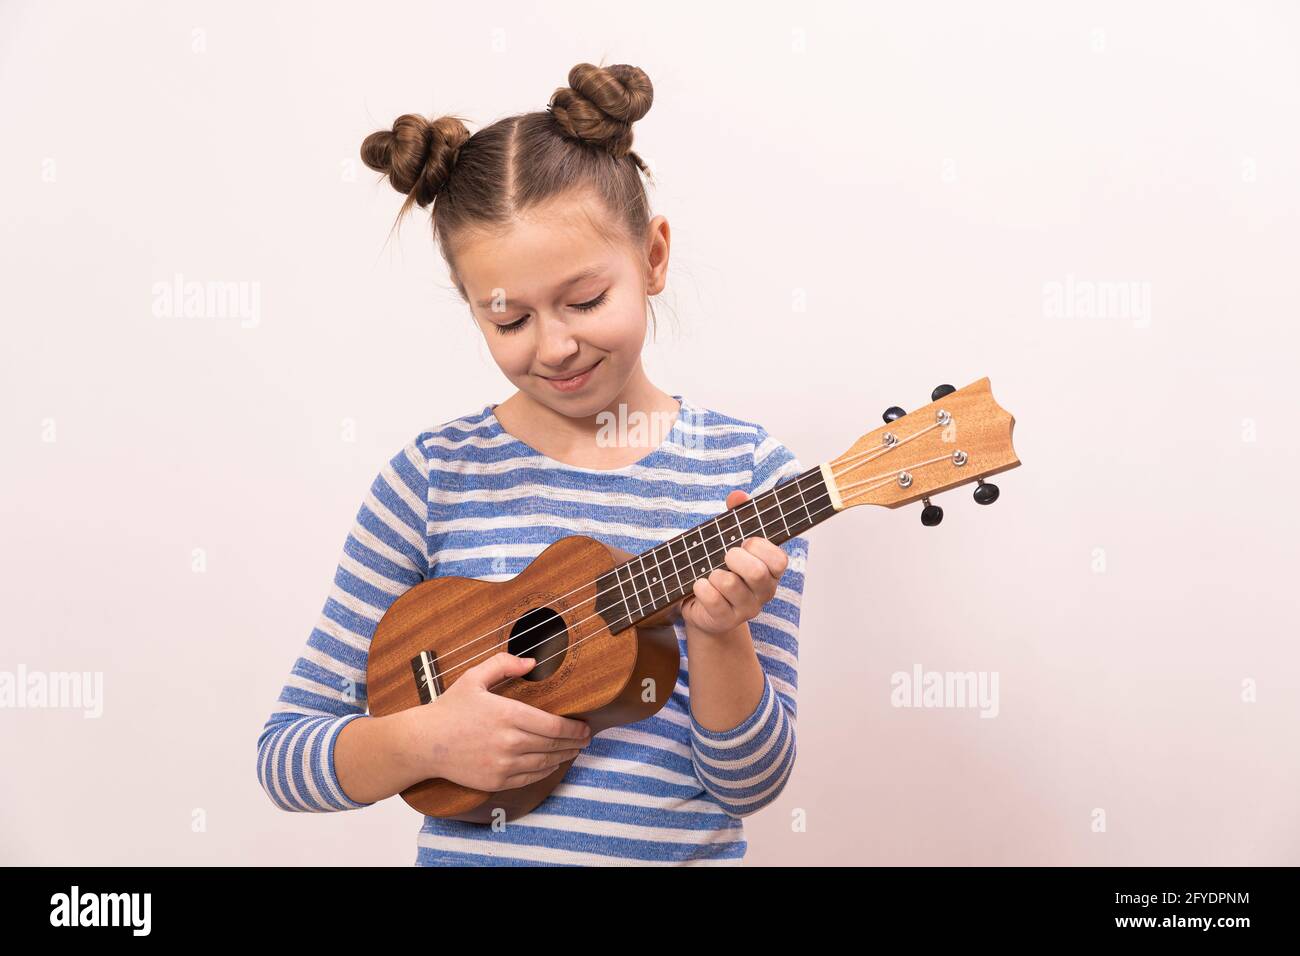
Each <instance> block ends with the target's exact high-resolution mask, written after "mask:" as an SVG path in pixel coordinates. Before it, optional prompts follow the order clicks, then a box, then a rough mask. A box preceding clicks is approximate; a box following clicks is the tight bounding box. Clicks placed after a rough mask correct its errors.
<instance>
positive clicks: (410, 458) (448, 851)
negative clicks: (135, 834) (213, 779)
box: [257, 395, 808, 866]
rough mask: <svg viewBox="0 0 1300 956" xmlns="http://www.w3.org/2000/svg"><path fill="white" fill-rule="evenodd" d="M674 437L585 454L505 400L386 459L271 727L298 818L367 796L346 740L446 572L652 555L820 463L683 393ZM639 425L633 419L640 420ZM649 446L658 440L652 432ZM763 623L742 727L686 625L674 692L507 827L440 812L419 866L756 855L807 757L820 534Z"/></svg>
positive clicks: (799, 553) (287, 800)
mask: <svg viewBox="0 0 1300 956" xmlns="http://www.w3.org/2000/svg"><path fill="white" fill-rule="evenodd" d="M673 397H674V398H676V399H677V400H678V401H679V402H680V403H681V410H680V412H679V414H678V416H677V418H676V419H675V420H674V422H673V425H672V427H671V429H670V430H668V432H667V435H666V436H665V437H664V438H663V440H662V442H661V443H660V444H658V445H657V446H656V447H655V448H654V450H653V451H651V452H650V453H649V454H648V455H646V456H645V457H643V458H642V459H641V460H640V461H637V462H636V463H634V464H631V465H627V466H624V467H622V468H614V469H608V470H605V469H591V468H580V467H576V466H573V465H567V464H564V463H562V462H559V461H556V460H555V459H553V458H549V457H548V456H546V455H543V454H542V453H541V452H539V451H537V450H536V449H533V448H531V447H529V446H528V445H527V444H525V443H524V442H522V441H520V440H518V439H517V438H515V437H514V436H512V435H511V434H510V433H509V432H507V431H506V430H505V429H504V428H503V427H502V425H501V423H500V422H499V421H498V420H497V418H496V415H495V414H494V412H493V408H494V407H495V406H493V405H488V406H485V407H484V408H483V409H482V410H481V411H479V412H476V413H474V414H471V415H467V416H465V417H464V418H458V419H455V420H453V421H450V422H447V423H446V424H444V425H442V426H440V427H438V428H436V429H434V430H431V431H425V432H422V433H421V434H419V435H417V436H416V437H415V439H414V440H412V441H411V442H410V443H408V444H407V445H406V446H405V447H404V448H402V449H401V450H400V451H398V453H397V454H396V455H394V456H393V458H392V459H391V460H390V461H389V462H388V463H387V464H386V465H385V466H384V467H383V468H382V469H381V470H380V472H379V474H378V476H377V477H376V478H375V480H374V482H373V484H372V485H371V487H370V491H369V493H368V494H367V495H366V497H365V500H364V501H363V503H362V505H361V508H360V510H359V511H358V513H357V516H356V519H355V521H354V522H353V525H352V528H351V530H350V532H349V534H348V536H347V539H346V541H345V542H344V545H343V554H342V557H341V559H340V560H339V564H338V569H337V571H336V572H335V575H334V583H333V586H332V587H331V589H330V592H329V595H328V597H327V598H326V601H325V606H324V608H323V610H322V611H321V613H320V616H319V618H318V620H317V621H316V625H315V627H314V628H313V629H312V632H311V634H310V636H309V637H308V639H307V645H306V649H305V650H304V651H303V652H302V654H301V656H300V657H299V658H298V660H297V662H296V663H295V664H294V666H293V670H292V671H291V673H290V675H289V679H288V682H287V683H286V684H285V687H284V690H283V691H282V692H281V694H280V697H279V700H278V702H277V703H276V705H275V707H274V710H273V712H272V714H271V717H270V719H269V720H268V721H267V722H266V725H265V727H264V728H263V729H262V732H261V734H260V736H259V738H258V756H257V774H258V779H259V781H260V782H261V785H262V787H263V788H264V789H265V791H266V793H267V795H268V796H270V798H271V800H272V801H273V802H274V803H275V804H276V805H277V806H279V807H280V808H282V809H284V810H297V811H328V810H353V809H357V808H360V807H365V806H369V805H370V804H367V803H358V802H357V801H355V800H352V799H351V798H349V797H348V795H347V794H346V793H344V791H343V788H342V787H341V786H340V785H339V780H338V776H337V774H336V772H335V767H334V744H335V741H336V740H337V739H338V734H339V731H340V730H342V729H343V727H344V726H346V725H347V723H348V722H349V721H352V720H357V719H359V718H361V717H363V716H364V715H365V713H366V684H365V681H366V653H367V648H368V647H369V643H370V639H371V636H372V635H373V634H374V631H375V627H376V625H377V624H378V622H379V619H380V618H381V617H382V616H383V614H384V612H385V611H386V610H387V609H388V606H389V605H390V604H391V603H392V602H393V601H394V600H396V599H397V597H399V596H400V595H401V594H402V593H403V592H405V591H406V590H407V589H409V588H411V587H412V586H414V585H416V584H418V583H419V582H421V581H423V580H426V579H428V578H430V577H435V576H441V575H450V576H458V577H468V578H478V579H481V580H485V581H503V580H507V579H509V578H512V577H514V576H515V575H517V574H518V573H519V572H521V571H522V570H523V569H524V568H525V567H527V565H528V564H529V563H530V562H531V561H532V560H533V559H534V558H536V557H537V556H538V555H539V554H540V553H541V552H542V551H543V550H545V548H546V547H547V546H548V545H550V544H552V543H553V542H555V541H556V540H558V539H559V538H562V537H565V536H567V535H575V534H578V535H587V536H590V537H592V538H595V539H597V540H599V541H602V542H604V543H606V544H610V545H615V546H617V547H619V548H622V549H623V550H625V551H628V552H631V553H632V554H638V553H640V552H642V551H645V550H647V549H648V548H651V547H653V546H654V545H657V544H661V543H662V542H664V541H666V540H668V539H669V538H671V537H673V536H675V535H677V534H680V533H681V532H682V531H685V530H687V529H688V528H691V527H694V526H695V525H697V524H699V523H700V522H702V521H705V520H707V519H709V518H712V517H714V516H716V515H718V514H720V513H722V512H723V511H725V510H726V498H727V495H728V493H730V492H731V491H732V490H734V489H737V488H739V489H741V490H743V491H746V492H748V493H749V494H750V495H751V496H756V495H758V494H761V493H762V492H765V491H768V490H770V489H771V488H773V487H774V486H775V485H776V484H777V483H779V482H781V481H785V480H787V479H789V478H792V477H795V476H797V475H798V474H800V473H801V472H802V471H803V466H802V465H801V464H800V463H799V461H798V460H797V459H796V458H795V457H794V455H793V454H791V452H790V451H789V450H788V449H787V448H786V447H785V446H784V445H783V444H782V443H781V442H779V441H778V440H777V439H775V438H773V437H772V436H771V435H769V434H768V433H767V431H766V430H765V429H764V428H763V427H762V426H760V425H756V424H753V423H751V422H746V421H742V420H740V419H736V418H731V417H728V416H726V415H723V414H721V413H719V412H715V411H711V410H709V409H706V408H702V407H699V406H696V405H694V404H693V403H691V402H689V401H687V400H686V399H684V398H683V397H682V396H680V395H674V396H673ZM625 424H626V423H625ZM647 444H649V443H647ZM781 547H782V549H783V550H784V551H785V552H786V554H787V555H788V556H789V558H790V561H789V564H788V566H787V568H786V571H785V573H784V575H783V576H782V578H781V580H780V582H779V585H778V587H777V591H776V595H775V596H774V597H773V598H772V600H770V601H769V602H768V603H767V604H765V605H764V606H763V608H762V610H761V611H760V613H759V614H758V616H757V617H756V618H754V619H753V620H751V621H750V622H749V629H750V633H751V635H752V637H753V640H754V646H755V650H756V651H757V654H758V659H759V662H760V664H761V666H762V670H763V675H764V680H763V693H762V699H761V700H759V702H758V705H757V706H756V707H755V708H754V710H753V712H752V713H751V714H750V715H749V716H747V717H746V718H745V719H744V720H742V721H741V722H740V723H739V724H737V725H736V726H735V727H733V728H731V729H730V730H725V731H713V730H708V729H705V728H704V727H703V726H701V725H700V723H699V722H698V721H697V720H696V719H695V718H694V716H693V714H692V713H691V709H690V672H689V668H688V662H687V659H686V651H687V645H686V631H685V625H684V624H682V623H681V622H678V623H677V624H676V625H675V628H676V631H677V640H678V647H679V650H680V653H681V665H680V668H679V670H678V678H677V684H676V686H675V688H674V689H673V694H672V696H671V698H670V699H669V700H668V701H667V702H666V703H665V704H664V706H663V707H662V708H661V709H660V710H659V711H658V713H656V714H655V715H654V716H652V717H648V718H646V719H644V720H640V721H637V722H636V723H632V724H626V725H623V726H620V727H611V728H609V729H607V730H602V731H601V732H599V733H598V734H596V735H594V736H593V738H592V741H591V743H590V744H589V745H588V746H587V747H586V748H585V749H584V750H582V751H581V752H580V753H579V754H578V756H577V758H576V759H575V760H574V762H573V763H572V765H571V766H570V767H569V770H568V772H567V773H566V774H565V776H564V779H563V780H562V781H561V783H560V785H559V786H558V787H556V789H555V790H553V791H552V792H551V794H550V795H549V796H548V797H547V798H546V799H545V800H544V801H542V803H540V804H539V805H538V806H537V807H536V808H535V809H534V810H532V811H531V812H530V813H527V814H525V815H523V816H521V817H518V818H516V819H514V820H511V821H509V822H508V823H506V824H505V825H504V827H496V828H494V827H491V826H486V825H483V824H477V823H468V822H463V821H459V820H446V819H441V818H437V817H429V816H425V817H423V823H422V825H421V828H420V832H419V835H418V837H417V854H416V861H415V862H416V865H418V866H457V865H514V866H528V865H618V864H637V865H639V864H738V863H739V862H740V861H741V858H742V857H743V856H744V854H745V847H746V842H745V837H744V825H743V822H742V818H743V817H745V816H747V815H749V814H751V813H754V812H755V811H757V810H759V809H761V808H762V807H764V806H766V805H767V804H769V803H771V802H772V801H773V800H775V799H776V798H777V796H778V795H779V794H780V793H781V790H782V789H783V788H784V786H785V783H786V781H787V780H788V779H789V776H790V772H791V769H792V768H793V766H794V760H795V716H796V708H795V695H796V687H797V665H798V635H799V615H800V605H801V600H802V596H803V584H804V569H805V566H806V561H807V555H808V542H807V539H806V538H804V537H802V536H799V537H795V538H792V539H790V540H789V541H787V542H785V543H784V544H783V545H782V546H781Z"/></svg>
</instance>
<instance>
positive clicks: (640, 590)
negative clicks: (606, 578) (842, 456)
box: [438, 495, 835, 679]
mask: <svg viewBox="0 0 1300 956" xmlns="http://www.w3.org/2000/svg"><path fill="white" fill-rule="evenodd" d="M820 499H825V500H826V501H829V500H830V496H829V495H822V496H820ZM820 499H814V501H817V500H820ZM834 510H835V508H834V505H830V506H828V507H825V508H817V509H816V510H815V511H810V512H809V517H810V519H811V518H812V517H813V515H817V516H820V515H823V514H826V513H827V512H829V511H834ZM814 523H816V522H814ZM752 537H759V535H753V536H752ZM745 540H749V539H748V538H747V539H745ZM727 550H729V549H727V548H725V547H724V548H723V549H722V553H723V554H725V553H726V551H727ZM705 552H706V555H707V556H708V557H710V558H711V557H713V556H714V555H715V554H716V553H717V552H716V550H715V549H712V548H709V547H708V546H705ZM677 578H678V581H679V582H680V581H681V575H680V574H678V575H677ZM692 581H694V579H692ZM590 583H591V582H588V584H585V585H583V587H589V586H590ZM654 583H655V582H651V583H650V584H647V585H646V586H645V587H644V588H638V589H636V590H635V591H634V592H632V596H633V597H635V598H636V599H637V602H638V606H639V604H640V597H641V595H642V594H643V593H644V594H649V595H650V597H651V599H653V597H654V594H653V590H652V587H651V585H652V584H654ZM581 590H582V588H581V587H579V588H574V589H573V590H572V591H570V592H569V594H575V593H577V592H578V591H581ZM613 590H615V588H608V589H606V590H605V591H598V592H597V593H596V594H594V595H592V596H591V597H589V598H585V599H583V600H582V601H579V602H578V603H577V604H575V605H573V607H572V608H569V609H567V610H577V609H578V608H581V607H582V606H583V605H585V604H591V603H594V602H595V600H596V598H598V597H599V596H600V595H601V594H607V593H609V592H610V591H613ZM687 593H689V591H688V592H687ZM569 594H566V595H562V597H568V596H569ZM685 596H686V594H683V595H682V597H685ZM678 600H680V598H679V599H678ZM551 603H555V602H551ZM625 603H626V602H625ZM629 610H630V606H629ZM597 617H601V614H600V613H599V612H595V613H593V614H589V615H587V616H586V617H584V618H582V619H580V620H578V621H575V622H574V623H573V625H572V626H573V627H574V628H576V627H578V626H579V625H581V624H585V623H586V622H587V621H590V620H591V619H592V618H597ZM509 623H518V619H516V620H515V621H514V622H507V624H509ZM545 623H546V622H540V623H538V624H534V625H532V626H531V627H528V628H525V629H524V630H522V631H520V632H519V634H516V635H515V637H520V636H522V635H524V634H527V633H528V632H529V631H532V630H536V629H537V628H539V627H542V626H544V624H545ZM507 624H503V625H501V626H500V627H497V628H495V629H494V630H492V631H488V632H487V633H486V634H484V635H482V636H481V637H476V638H474V640H472V641H469V642H467V643H465V644H462V645H460V647H458V648H455V650H451V651H444V652H443V653H442V655H441V656H442V657H450V656H451V655H452V654H454V653H456V651H459V650H463V649H464V648H466V647H469V646H470V645H471V644H476V643H478V642H479V641H481V640H483V638H485V637H488V636H490V635H491V634H493V633H495V632H497V631H500V630H501V629H502V628H503V627H506V626H507ZM598 633H599V632H598ZM546 640H547V639H545V638H544V639H543V640H541V641H539V642H538V643H536V644H533V645H532V646H531V647H526V648H524V649H523V650H522V651H520V652H519V653H518V654H517V655H515V656H522V655H524V654H527V653H528V652H529V651H531V650H534V649H536V648H538V647H541V646H542V644H544V643H545V642H546ZM583 640H586V638H583ZM578 643H580V642H575V643H574V644H573V645H572V646H575V647H576V646H577V644H578ZM509 644H510V639H509V638H507V639H506V640H504V641H499V642H497V643H496V644H493V645H491V646H490V647H487V648H485V649H483V650H481V651H479V652H478V653H477V654H473V655H471V656H470V657H467V658H466V659H465V660H463V661H459V662H457V663H456V664H455V665H454V666H452V667H449V668H448V669H447V670H445V671H444V670H441V669H439V670H438V676H440V677H447V676H450V675H451V674H454V673H455V672H456V671H458V670H462V669H463V668H466V667H469V666H471V665H472V664H473V662H474V661H477V660H478V659H479V658H481V657H484V656H486V655H488V654H491V653H492V652H493V651H495V650H496V649H497V648H498V647H506V646H508V645H509ZM560 653H563V651H561V652H560ZM549 659H550V658H543V660H549ZM537 663H539V664H540V663H542V661H538V662H537ZM507 679H509V678H507Z"/></svg>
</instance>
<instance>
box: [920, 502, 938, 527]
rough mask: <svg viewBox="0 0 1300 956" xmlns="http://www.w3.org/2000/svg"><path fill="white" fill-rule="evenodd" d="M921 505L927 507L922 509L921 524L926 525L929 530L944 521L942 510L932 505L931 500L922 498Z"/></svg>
mask: <svg viewBox="0 0 1300 956" xmlns="http://www.w3.org/2000/svg"><path fill="white" fill-rule="evenodd" d="M921 503H922V504H923V505H925V507H924V508H922V509H921V524H923V525H925V526H926V527H927V528H933V527H934V526H935V525H937V524H938V523H939V522H940V521H942V520H943V509H942V508H940V507H939V506H938V505H932V504H930V499H929V498H922V499H921Z"/></svg>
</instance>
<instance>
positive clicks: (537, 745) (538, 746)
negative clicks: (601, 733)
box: [514, 730, 591, 754]
mask: <svg viewBox="0 0 1300 956" xmlns="http://www.w3.org/2000/svg"><path fill="white" fill-rule="evenodd" d="M519 734H520V736H521V737H522V738H523V739H522V740H521V741H520V742H519V746H518V747H517V748H516V749H515V751H514V752H515V753H518V754H547V753H554V752H555V751H557V750H572V749H574V748H573V738H572V737H546V736H543V735H542V734H530V733H529V732H528V731H526V730H521V731H519ZM589 743H591V738H590V737H586V738H582V739H581V740H580V741H579V747H578V749H582V748H583V747H586V746H587V745H588V744H589Z"/></svg>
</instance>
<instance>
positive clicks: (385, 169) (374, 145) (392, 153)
mask: <svg viewBox="0 0 1300 956" xmlns="http://www.w3.org/2000/svg"><path fill="white" fill-rule="evenodd" d="M469 136H470V133H469V130H468V129H467V128H466V127H465V124H464V122H462V121H461V119H460V118H459V117H456V116H443V117H439V118H438V119H436V120H433V121H432V122H430V121H429V120H428V119H426V118H425V117H423V116H419V115H417V114H415V113H404V114H402V115H401V116H399V117H397V119H396V120H394V121H393V128H392V129H391V130H386V129H385V130H378V131H377V132H374V133H371V134H370V135H369V136H367V137H366V138H365V140H363V141H362V143H361V161H362V162H363V163H365V164H366V165H367V166H369V167H370V168H371V169H374V170H377V171H379V172H381V173H384V174H385V175H386V176H387V177H388V181H389V182H390V183H392V186H393V188H394V189H396V190H397V191H398V192H399V193H403V194H405V195H407V196H409V197H410V198H411V199H412V200H413V201H414V202H416V203H418V204H419V205H420V207H421V208H424V207H426V206H428V205H429V204H430V203H431V202H433V200H434V197H435V196H437V195H438V191H439V190H440V189H442V187H443V186H444V185H445V184H446V182H447V177H448V176H450V175H451V170H452V167H454V166H455V165H456V155H457V154H458V153H459V152H460V148H461V147H462V146H463V145H465V141H466V140H468V139H469ZM404 208H405V207H404Z"/></svg>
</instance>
